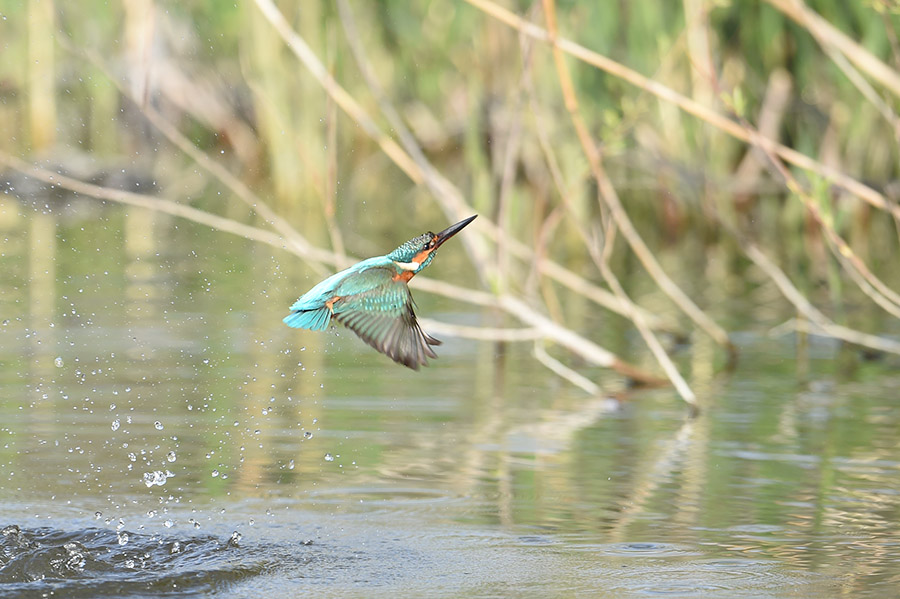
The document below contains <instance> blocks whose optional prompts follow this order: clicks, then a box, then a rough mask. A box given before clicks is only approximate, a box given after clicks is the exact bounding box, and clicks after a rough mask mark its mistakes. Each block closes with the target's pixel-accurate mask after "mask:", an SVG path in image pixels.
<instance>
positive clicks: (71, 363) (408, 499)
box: [0, 206, 900, 597]
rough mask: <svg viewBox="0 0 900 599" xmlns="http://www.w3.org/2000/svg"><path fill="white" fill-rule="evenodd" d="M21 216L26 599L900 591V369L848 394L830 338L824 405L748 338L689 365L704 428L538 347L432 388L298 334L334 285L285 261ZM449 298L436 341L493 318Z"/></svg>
mask: <svg viewBox="0 0 900 599" xmlns="http://www.w3.org/2000/svg"><path fill="white" fill-rule="evenodd" d="M6 208H7V209H9V206H7V207H6ZM15 209H16V210H19V211H21V212H22V217H20V219H19V220H18V221H17V222H18V224H17V225H15V226H14V227H13V226H11V227H10V228H8V229H7V230H4V231H3V260H4V265H3V268H2V270H0V289H2V290H3V293H2V294H0V310H2V316H0V321H2V324H0V416H2V422H0V481H2V482H3V485H2V489H0V500H2V504H0V505H2V507H0V524H2V526H6V525H15V526H17V527H18V528H7V529H6V530H5V531H4V536H3V538H2V539H0V541H2V543H3V547H2V552H3V553H2V555H0V585H2V588H3V590H2V594H3V595H4V596H30V595H31V594H35V593H39V592H43V591H47V590H51V591H53V592H56V593H57V595H58V596H78V594H79V593H81V594H82V596H88V595H86V594H85V593H88V592H89V591H88V590H87V589H92V591H91V592H94V590H96V592H95V593H94V594H95V595H96V594H104V593H105V594H106V595H108V596H129V595H131V596H144V595H153V594H158V593H162V592H168V591H167V589H170V588H173V587H174V586H177V587H179V588H180V589H181V590H183V591H184V592H185V593H188V594H190V593H193V594H199V595H203V594H208V593H210V592H211V591H213V590H215V591H221V592H222V593H223V594H227V595H228V596H238V597H240V596H247V597H256V596H259V595H260V594H262V593H270V594H272V595H273V596H284V595H290V594H292V593H296V592H300V591H303V590H315V591H316V592H317V593H318V594H326V595H329V594H331V595H335V596H360V597H363V596H365V597H369V596H387V595H396V594H397V593H398V592H399V593H401V594H402V593H406V594H415V593H417V592H418V593H423V594H428V595H429V596H460V595H466V596H479V595H480V596H498V595H514V596H571V595H573V594H579V593H582V594H584V593H587V594H591V595H592V596H593V595H598V596H604V595H605V596H610V597H628V596H635V597H640V596H658V595H669V596H678V597H681V596H710V595H720V596H721V595H725V594H727V595H728V596H736V597H765V596H811V595H815V596H827V595H837V594H850V595H853V596H858V595H861V594H866V593H870V594H872V595H873V596H879V595H883V594H884V593H885V592H887V591H888V589H893V588H895V587H896V585H897V584H898V583H900V565H898V564H897V562H896V559H895V555H896V539H897V538H898V533H900V525H898V522H900V518H898V515H900V514H898V512H900V482H898V481H900V476H898V474H900V454H898V451H897V445H896V435H897V431H898V426H900V414H898V411H897V410H896V407H895V403H896V402H895V393H894V391H893V390H894V389H896V387H897V384H898V376H897V370H896V363H894V362H891V361H890V360H886V361H884V362H874V363H866V364H864V365H863V366H862V367H861V369H860V370H859V372H858V374H857V376H856V378H855V379H854V380H842V379H841V378H839V377H838V376H836V375H833V374H831V371H832V370H834V366H833V358H834V356H835V355H836V349H835V348H834V346H832V345H830V344H827V343H821V344H819V343H818V342H816V341H815V340H813V342H812V344H811V346H810V351H809V353H810V356H811V357H810V360H811V362H810V373H809V376H810V379H811V380H812V381H813V382H812V383H810V384H798V379H797V377H796V371H795V369H794V368H793V351H794V348H793V347H792V346H791V345H790V343H789V342H788V341H786V340H783V339H782V340H772V339H766V338H764V337H761V336H757V335H753V334H746V335H743V336H741V337H740V338H739V340H740V345H741V349H742V361H741V364H740V369H739V371H738V372H737V373H735V374H734V375H733V377H731V378H724V377H722V376H721V375H718V374H716V373H715V372H714V371H713V370H712V369H711V368H710V367H709V364H710V363H711V362H712V357H711V356H712V355H713V353H714V350H713V348H712V347H711V346H710V345H709V344H708V343H707V342H706V341H704V340H698V342H697V343H696V344H695V345H694V346H692V347H691V348H690V349H688V350H686V352H685V353H684V355H682V356H680V359H682V361H683V363H684V364H685V365H690V368H691V369H692V370H693V372H694V377H693V380H694V382H695V385H696V386H697V388H698V390H701V391H702V392H703V395H704V401H705V403H706V404H707V406H708V409H707V410H705V411H704V412H703V414H702V415H701V416H700V417H699V418H696V419H694V420H689V421H685V419H684V417H685V412H684V409H683V408H682V405H681V404H680V403H679V402H678V400H677V399H676V397H675V395H674V394H673V393H672V392H671V391H670V390H665V389H664V390H654V391H645V392H640V393H636V394H632V395H628V396H627V399H625V400H624V401H621V402H619V401H615V400H611V399H609V398H587V397H584V396H583V394H582V393H581V392H580V391H578V390H573V389H570V388H568V387H567V386H565V385H563V384H562V383H560V381H558V380H557V379H555V378H553V376H552V375H550V374H549V373H547V372H545V371H543V370H541V369H540V368H539V367H536V366H535V363H534V362H533V360H532V358H531V357H530V355H529V348H527V347H519V346H511V347H509V348H507V349H506V351H505V352H504V355H503V357H502V359H495V357H496V350H497V348H496V346H495V345H493V344H488V343H474V342H468V341H460V340H453V339H446V340H445V345H444V346H442V348H441V349H442V351H441V357H440V359H439V360H437V361H435V363H434V364H433V366H432V367H430V368H428V369H426V370H424V371H422V372H419V373H416V372H412V371H407V369H402V368H398V367H396V366H395V365H393V364H392V363H390V361H389V360H387V359H386V358H385V357H384V356H381V355H379V354H377V353H376V352H372V351H370V350H369V349H368V348H367V347H366V346H364V345H363V344H362V343H360V342H359V341H358V339H356V338H355V336H353V335H352V334H346V333H344V332H341V331H337V332H334V333H328V334H315V333H308V332H302V331H301V332H297V331H292V330H289V329H287V328H286V327H283V326H282V325H281V316H283V312H284V309H285V307H286V306H287V305H289V304H290V302H292V301H293V300H294V299H295V296H297V295H298V293H299V292H300V291H302V290H304V289H305V288H307V287H308V286H309V284H310V283H311V282H313V278H312V277H310V273H308V272H307V271H306V270H305V268H304V267H303V265H301V264H297V262H296V261H295V260H293V259H290V258H289V257H287V256H286V255H280V254H272V253H271V251H270V249H269V248H261V247H256V246H253V245H252V244H250V243H249V242H245V241H242V240H238V239H232V238H228V237H225V236H224V235H223V234H216V233H211V232H209V231H206V230H204V229H203V228H201V227H198V226H194V225H191V224H188V223H183V222H178V221H175V220H172V219H169V218H167V217H165V218H164V217H160V216H159V215H154V214H153V213H148V212H144V211H138V210H131V209H129V210H121V209H118V208H116V209H112V208H107V209H105V210H104V211H103V212H102V213H101V214H100V215H99V217H97V218H96V219H93V220H89V221H88V220H84V221H77V220H71V219H62V218H60V217H58V216H57V215H56V214H54V213H53V212H52V211H51V212H48V213H46V214H45V213H37V212H32V211H31V209H30V208H28V209H25V208H15ZM23 223H24V226H22V225H23ZM388 245H390V244H388ZM448 264H449V263H448ZM448 269H451V267H445V269H444V270H443V271H442V270H441V269H440V268H438V271H436V272H435V273H434V274H435V276H446V274H447V271H448ZM715 293H718V294H721V293H722V291H721V290H718V291H716V292H715ZM419 295H420V297H419V301H420V303H421V304H423V305H422V309H423V310H424V311H427V312H428V313H429V314H430V315H434V317H436V318H441V319H444V320H447V321H452V322H462V323H466V324H473V323H477V322H480V321H481V320H485V321H487V320H488V319H490V318H491V317H492V315H491V314H476V313H471V312H465V310H468V309H469V307H468V306H464V305H460V304H458V303H455V302H450V301H448V300H440V301H439V300H435V299H434V298H430V297H428V296H427V295H425V294H419ZM716 299H717V302H718V303H720V304H723V303H725V300H723V299H722V298H718V297H717V298H716ZM736 301H737V300H736ZM723 309H724V308H723ZM768 309H771V308H768ZM591 322H592V321H589V320H587V321H585V325H586V326H587V325H588V324H590V323H591ZM595 324H596V323H595ZM748 326H752V322H749V323H748ZM613 331H615V329H613ZM596 335H597V337H598V338H601V339H602V340H603V342H604V343H605V344H606V345H608V346H611V347H615V346H616V344H619V346H618V347H616V349H617V350H623V347H624V348H625V349H624V350H623V353H627V344H628V343H633V342H634V340H633V339H632V340H629V339H627V338H626V337H625V336H622V335H615V334H614V333H610V332H609V331H606V330H605V329H603V328H602V327H598V331H597V333H596ZM604 335H607V336H608V338H603V337H604ZM603 377H604V375H602V374H600V375H599V379H600V380H601V381H602V382H604V383H608V381H604V380H603ZM235 531H237V533H239V534H240V535H243V538H242V540H241V541H240V542H236V543H235V542H231V543H230V542H229V539H231V538H232V537H231V534H232V532H235ZM123 535H125V536H124V537H123ZM123 538H124V542H123ZM176 543H177V544H178V545H179V547H181V550H180V551H177V552H172V551H171V549H172V547H173V546H175V544H176ZM129 564H130V565H129ZM38 579H41V582H36V580H38ZM90 596H94V595H90Z"/></svg>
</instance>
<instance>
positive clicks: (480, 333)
mask: <svg viewBox="0 0 900 599" xmlns="http://www.w3.org/2000/svg"><path fill="white" fill-rule="evenodd" d="M417 320H418V322H419V324H420V325H422V328H423V329H426V330H427V331H428V332H429V334H430V333H434V334H435V335H447V336H448V337H459V338H461V339H475V340H478V341H504V342H515V341H534V340H535V339H542V338H543V337H544V336H543V334H541V332H540V331H539V330H537V329H534V328H527V329H512V328H500V327H482V326H477V327H473V326H467V325H462V324H451V323H449V322H441V321H439V320H432V319H430V318H418V319H417Z"/></svg>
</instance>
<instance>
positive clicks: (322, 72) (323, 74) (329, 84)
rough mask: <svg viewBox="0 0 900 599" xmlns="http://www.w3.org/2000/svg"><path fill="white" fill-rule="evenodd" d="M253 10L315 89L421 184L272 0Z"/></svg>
mask: <svg viewBox="0 0 900 599" xmlns="http://www.w3.org/2000/svg"><path fill="white" fill-rule="evenodd" d="M255 2H256V6H257V8H259V10H260V12H262V14H263V16H264V17H266V19H268V21H269V23H271V24H272V26H273V27H274V28H275V30H276V31H277V32H278V34H279V35H280V36H281V38H282V39H283V40H284V42H285V43H286V44H287V45H288V47H289V48H290V49H291V51H293V53H294V54H295V55H296V56H297V57H298V58H299V59H300V61H301V62H302V63H303V64H304V66H306V68H307V69H309V72H310V73H311V74H312V76H313V77H314V78H315V79H316V81H318V82H319V85H321V86H322V88H323V89H324V90H325V91H326V92H327V93H328V95H330V96H331V97H333V98H334V101H335V102H337V103H338V105H339V106H340V107H341V109H343V111H344V112H346V113H347V114H348V115H349V116H350V118H352V119H353V120H354V121H355V122H356V123H357V124H359V126H360V127H362V128H363V130H364V131H365V132H366V134H367V135H368V136H369V137H371V138H372V139H373V140H375V142H376V143H377V144H378V145H379V146H380V147H381V150H382V151H383V152H384V153H385V154H387V155H388V157H390V159H391V160H393V161H394V164H396V165H397V166H398V167H399V168H400V170H402V171H403V172H404V173H406V176H407V177H409V178H410V179H412V180H413V181H414V182H415V183H417V184H418V183H421V182H422V173H421V171H420V170H419V169H418V168H417V167H416V164H415V163H414V162H413V161H412V160H411V159H410V157H409V156H408V155H407V154H406V153H405V152H404V151H403V150H402V149H401V148H400V146H398V145H397V142H395V141H394V140H393V139H391V138H390V137H388V136H387V135H385V134H384V133H382V131H381V130H380V129H379V128H378V125H376V124H375V122H374V121H373V120H372V119H371V118H369V115H368V114H366V112H365V111H364V110H363V109H362V108H361V107H360V106H359V104H357V102H356V100H354V99H353V96H351V95H350V94H348V93H347V91H346V90H344V88H343V87H341V86H340V85H339V84H338V82H337V81H335V79H334V77H332V76H331V73H329V72H328V69H326V68H325V66H324V65H323V64H322V62H321V61H320V60H319V58H318V57H317V56H316V54H315V52H313V51H312V49H311V48H310V47H309V46H308V45H307V43H306V42H305V41H304V40H303V38H302V37H300V35H299V34H298V33H297V32H295V31H294V30H293V29H292V28H291V26H290V24H289V23H288V22H287V21H286V20H285V18H284V15H282V14H281V11H279V10H278V8H277V7H276V6H275V4H274V3H273V2H272V0H255Z"/></svg>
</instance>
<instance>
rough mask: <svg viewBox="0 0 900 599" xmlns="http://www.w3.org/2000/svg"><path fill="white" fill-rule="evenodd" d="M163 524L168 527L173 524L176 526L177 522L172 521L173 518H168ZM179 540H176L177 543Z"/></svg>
mask: <svg viewBox="0 0 900 599" xmlns="http://www.w3.org/2000/svg"><path fill="white" fill-rule="evenodd" d="M163 525H164V526H165V527H166V528H172V527H173V526H175V523H174V522H172V521H171V520H166V521H165V522H163ZM177 542H178V541H176V543H177Z"/></svg>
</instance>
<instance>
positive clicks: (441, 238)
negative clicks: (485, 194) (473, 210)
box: [434, 214, 478, 249]
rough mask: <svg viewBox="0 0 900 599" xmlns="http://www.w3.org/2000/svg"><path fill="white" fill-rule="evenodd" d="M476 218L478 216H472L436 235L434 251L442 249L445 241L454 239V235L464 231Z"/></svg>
mask: <svg viewBox="0 0 900 599" xmlns="http://www.w3.org/2000/svg"><path fill="white" fill-rule="evenodd" d="M476 216H478V215H477V214H476V215H474V216H470V217H469V218H467V219H465V220H461V221H459V222H458V223H456V224H455V225H450V226H449V227H447V228H446V229H444V230H443V231H441V232H440V233H437V235H436V237H437V239H436V240H435V242H434V249H437V248H439V247H441V244H443V243H444V242H445V241H447V240H448V239H450V238H451V237H453V236H454V235H456V234H457V233H459V232H460V231H462V230H463V228H464V227H465V226H466V225H468V224H469V223H470V222H472V221H473V220H475V217H476Z"/></svg>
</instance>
